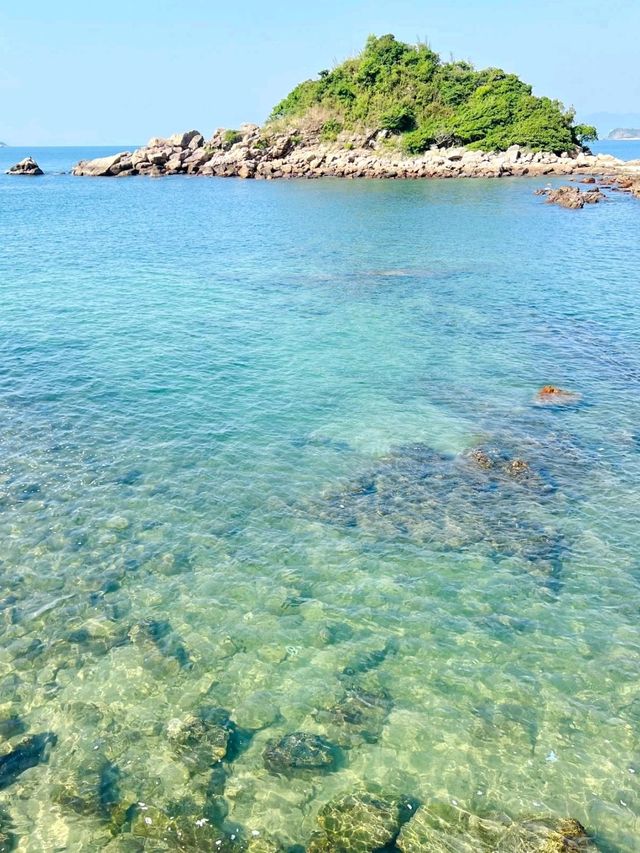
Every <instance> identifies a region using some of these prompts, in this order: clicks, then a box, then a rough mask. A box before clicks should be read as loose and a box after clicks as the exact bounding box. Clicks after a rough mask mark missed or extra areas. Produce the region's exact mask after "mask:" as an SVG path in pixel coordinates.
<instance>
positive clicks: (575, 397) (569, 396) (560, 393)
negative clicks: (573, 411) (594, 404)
mask: <svg viewBox="0 0 640 853" xmlns="http://www.w3.org/2000/svg"><path fill="white" fill-rule="evenodd" d="M581 399H582V396H581V395H580V394H578V393H577V392H576V391H567V390H566V389H565V388H559V387H558V386H557V385H544V386H543V387H542V388H541V389H540V390H539V391H538V393H537V394H536V400H535V401H536V403H539V404H542V405H553V406H571V405H575V404H576V403H579V402H580V400H581Z"/></svg>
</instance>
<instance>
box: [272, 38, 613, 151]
mask: <svg viewBox="0 0 640 853" xmlns="http://www.w3.org/2000/svg"><path fill="white" fill-rule="evenodd" d="M309 116H316V117H317V116H320V117H321V118H323V119H324V122H323V125H322V132H323V137H324V138H325V139H326V140H327V141H330V140H333V139H336V138H337V136H338V134H339V133H340V132H341V131H342V130H352V129H359V128H368V129H373V130H384V131H387V132H388V134H389V135H390V136H392V137H395V138H397V139H398V140H399V141H400V143H401V145H402V147H403V148H404V149H405V150H406V151H407V152H408V153H411V154H419V153H421V152H422V151H425V150H426V149H427V148H429V147H430V146H431V145H434V144H435V145H445V146H449V145H466V146H468V147H470V148H475V149H482V150H485V151H503V150H506V149H507V148H509V147H510V146H511V145H521V146H524V147H526V148H529V149H531V150H533V151H551V152H554V153H561V152H563V151H570V150H572V149H575V148H576V147H583V146H584V145H585V143H587V142H589V141H591V140H594V139H597V132H596V129H595V127H592V126H590V125H580V124H574V118H575V113H574V111H573V110H571V109H565V108H564V107H563V105H562V104H561V103H560V102H559V101H556V100H551V99H550V98H546V97H536V96H535V95H534V94H533V93H532V88H531V86H529V85H528V84H527V83H524V82H522V80H520V79H519V78H518V77H517V76H516V75H515V74H507V73H506V72H505V71H502V70H501V69H499V68H487V69H484V70H481V71H478V70H476V69H475V68H474V67H473V65H471V64H470V63H469V62H464V61H452V62H442V60H441V59H440V57H439V55H438V54H437V53H435V52H434V51H433V50H431V48H430V47H429V46H428V45H427V44H424V43H420V44H417V45H410V44H405V43H403V42H400V41H398V40H397V39H396V38H395V37H394V36H393V35H383V36H380V37H376V36H370V37H369V38H368V39H367V43H366V46H365V48H364V50H363V52H362V53H361V54H360V55H359V56H357V57H356V58H354V59H348V60H346V62H343V63H342V64H341V65H338V66H337V67H336V68H334V69H333V70H331V71H328V70H326V71H321V72H320V74H319V77H318V79H315V80H307V81H305V82H304V83H300V84H299V85H298V86H296V87H295V89H293V91H292V92H290V94H289V95H287V97H286V98H284V100H282V101H280V103H279V104H278V105H277V106H276V107H275V108H274V110H273V113H272V115H271V118H272V120H277V119H280V120H285V121H287V120H293V119H300V118H305V117H309Z"/></svg>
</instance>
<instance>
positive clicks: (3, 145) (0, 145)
mask: <svg viewBox="0 0 640 853" xmlns="http://www.w3.org/2000/svg"><path fill="white" fill-rule="evenodd" d="M8 147H9V146H8V145H7V143H6V142H0V148H8Z"/></svg>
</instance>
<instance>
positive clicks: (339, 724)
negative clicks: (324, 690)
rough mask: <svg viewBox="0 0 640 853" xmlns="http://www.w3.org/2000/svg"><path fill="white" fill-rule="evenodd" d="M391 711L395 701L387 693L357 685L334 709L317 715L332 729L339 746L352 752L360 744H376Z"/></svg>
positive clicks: (348, 691) (319, 712)
mask: <svg viewBox="0 0 640 853" xmlns="http://www.w3.org/2000/svg"><path fill="white" fill-rule="evenodd" d="M392 708H393V700H392V698H391V696H389V694H388V693H387V692H386V691H384V690H380V691H377V692H373V691H371V690H365V689H363V688H361V687H359V686H356V685H354V686H352V687H350V688H349V689H348V690H347V692H346V693H345V694H344V696H343V697H342V698H341V699H340V700H339V701H338V702H337V703H336V704H335V705H333V706H332V707H331V708H329V709H328V710H324V711H318V712H317V713H316V718H317V719H318V721H320V722H322V723H325V724H326V725H328V726H330V727H331V728H332V731H331V736H332V737H335V740H336V742H337V743H339V744H340V745H341V746H342V747H345V748H350V747H352V746H354V745H355V744H356V743H357V742H358V741H360V742H362V741H364V742H365V743H375V742H376V741H377V740H378V738H379V737H380V735H381V734H382V730H383V728H384V725H385V723H386V721H387V717H388V716H389V713H390V712H391V709H392Z"/></svg>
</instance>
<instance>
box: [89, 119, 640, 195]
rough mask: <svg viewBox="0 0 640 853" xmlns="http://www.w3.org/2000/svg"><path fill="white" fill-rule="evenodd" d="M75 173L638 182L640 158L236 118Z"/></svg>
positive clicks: (156, 141)
mask: <svg viewBox="0 0 640 853" xmlns="http://www.w3.org/2000/svg"><path fill="white" fill-rule="evenodd" d="M73 174H74V175H81V176H93V177H129V176H135V175H148V176H154V177H158V176H162V175H181V174H182V175H202V176H209V177H213V176H217V177H238V178H262V179H266V180H270V179H274V178H321V177H340V178H462V177H465V178H499V177H510V176H524V175H528V176H533V177H536V176H538V177H539V176H567V177H569V176H573V175H598V176H605V175H607V176H609V175H613V176H618V175H627V176H631V177H632V178H637V180H638V182H639V183H640V160H635V161H631V162H626V161H623V160H618V159H617V158H616V157H613V156H611V155H609V154H596V155H593V154H588V153H585V152H583V151H573V152H564V153H562V154H561V155H557V154H552V153H542V152H536V153H534V152H531V151H527V150H526V149H524V148H522V147H520V146H518V145H514V146H512V147H511V148H509V149H508V150H507V151H503V152H483V151H472V150H468V149H466V148H438V147H436V146H433V147H432V148H431V149H430V150H429V151H426V152H425V153H424V154H421V155H419V156H408V155H407V154H405V153H404V152H402V151H400V150H399V149H398V148H396V147H393V141H392V139H391V138H390V134H388V133H387V132H386V131H379V132H372V133H370V134H352V135H345V134H341V135H340V136H339V137H338V138H337V139H336V140H333V141H327V140H324V139H323V138H322V135H321V133H320V131H319V130H315V131H313V130H312V131H309V130H306V131H305V132H304V133H302V132H300V130H298V129H295V128H288V129H286V130H277V129H276V130H273V129H270V128H269V127H268V126H266V127H262V128H261V127H259V126H258V125H253V124H247V125H243V126H242V127H241V128H240V129H239V130H237V131H235V130H224V129H220V130H217V131H216V132H215V133H214V134H213V136H212V137H211V138H210V139H209V140H205V138H204V136H203V135H202V134H201V133H199V132H198V131H196V130H191V131H187V132H185V133H178V134H175V135H174V136H171V137H169V138H168V139H163V138H159V137H154V138H153V139H151V140H149V142H148V144H147V145H145V146H143V147H142V148H138V149H137V150H136V151H133V152H130V151H123V152H120V153H118V154H114V155H112V156H110V157H101V158H99V159H96V160H83V161H81V162H80V163H78V164H77V165H76V166H75V167H74V169H73Z"/></svg>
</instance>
